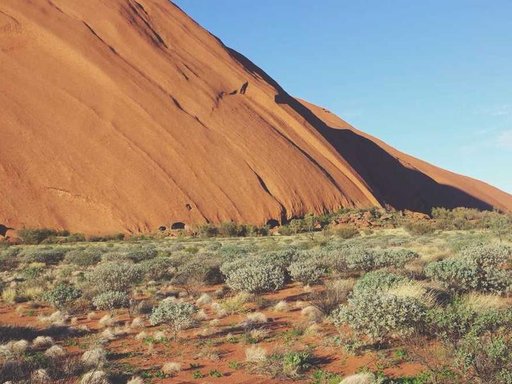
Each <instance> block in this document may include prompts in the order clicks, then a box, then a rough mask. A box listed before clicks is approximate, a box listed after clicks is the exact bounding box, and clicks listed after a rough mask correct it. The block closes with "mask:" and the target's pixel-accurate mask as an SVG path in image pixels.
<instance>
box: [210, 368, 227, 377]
mask: <svg viewBox="0 0 512 384" xmlns="http://www.w3.org/2000/svg"><path fill="white" fill-rule="evenodd" d="M208 375H209V376H210V377H222V376H224V375H223V374H222V373H221V372H220V371H219V370H217V369H212V370H211V371H210V372H208Z"/></svg>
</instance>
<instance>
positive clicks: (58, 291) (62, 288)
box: [43, 283, 82, 309]
mask: <svg viewBox="0 0 512 384" xmlns="http://www.w3.org/2000/svg"><path fill="white" fill-rule="evenodd" d="M81 296H82V292H81V291H80V290H79V289H78V288H75V287H74V286H72V285H69V284H65V283H61V284H59V285H57V286H56V287H55V288H53V289H52V290H51V291H49V292H47V293H45V294H44V295H43V300H44V301H46V302H48V303H50V304H52V305H53V306H54V307H56V308H58V309H65V308H66V307H67V306H68V305H69V304H71V303H72V302H74V301H75V300H77V299H78V298H80V297H81Z"/></svg>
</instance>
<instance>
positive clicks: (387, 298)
mask: <svg viewBox="0 0 512 384" xmlns="http://www.w3.org/2000/svg"><path fill="white" fill-rule="evenodd" d="M425 314H426V309H425V308H424V306H423V305H422V304H421V303H419V302H418V301H417V300H415V299H414V298H411V297H400V296H395V295H392V294H389V293H387V292H375V291H373V290H365V291H362V292H360V293H358V294H354V295H353V296H352V297H351V298H349V300H348V304H347V305H344V306H341V307H340V308H338V309H336V310H335V311H333V313H332V314H331V319H332V321H333V323H334V325H335V326H337V327H340V326H341V325H342V324H348V325H349V326H350V327H351V328H352V329H353V330H354V331H355V332H356V333H357V334H361V335H365V336H367V337H369V338H370V340H372V341H386V340H389V339H391V338H393V337H395V336H402V337H403V336H408V335H410V334H412V333H414V332H415V331H416V330H417V329H419V328H421V325H422V324H423V322H424V319H425Z"/></svg>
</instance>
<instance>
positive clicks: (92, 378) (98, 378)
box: [80, 371, 110, 384]
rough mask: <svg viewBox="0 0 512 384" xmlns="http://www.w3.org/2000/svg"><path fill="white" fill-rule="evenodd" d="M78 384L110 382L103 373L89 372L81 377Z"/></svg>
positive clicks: (108, 383)
mask: <svg viewBox="0 0 512 384" xmlns="http://www.w3.org/2000/svg"><path fill="white" fill-rule="evenodd" d="M80 384H110V381H109V380H108V376H107V374H106V373H105V372H103V371H91V372H87V373H86V374H85V375H83V376H82V380H80Z"/></svg>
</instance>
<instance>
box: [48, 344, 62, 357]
mask: <svg viewBox="0 0 512 384" xmlns="http://www.w3.org/2000/svg"><path fill="white" fill-rule="evenodd" d="M44 354H45V356H48V357H50V358H53V359H56V358H59V357H64V356H66V355H67V352H66V350H65V349H64V348H62V347H61V346H59V345H53V346H51V347H50V348H48V349H47V350H46V351H45V352H44Z"/></svg>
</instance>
